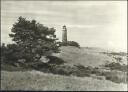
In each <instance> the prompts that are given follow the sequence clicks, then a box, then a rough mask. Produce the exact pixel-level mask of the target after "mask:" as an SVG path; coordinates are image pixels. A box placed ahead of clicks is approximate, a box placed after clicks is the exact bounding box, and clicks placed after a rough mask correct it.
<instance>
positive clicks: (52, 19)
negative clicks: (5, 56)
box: [1, 1, 127, 51]
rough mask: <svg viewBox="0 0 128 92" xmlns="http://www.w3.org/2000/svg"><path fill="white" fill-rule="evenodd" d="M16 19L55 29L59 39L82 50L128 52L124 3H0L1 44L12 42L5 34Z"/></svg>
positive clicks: (125, 3)
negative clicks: (80, 47)
mask: <svg viewBox="0 0 128 92" xmlns="http://www.w3.org/2000/svg"><path fill="white" fill-rule="evenodd" d="M19 16H23V17H25V18H26V19H28V20H32V19H35V20H37V22H39V23H41V24H44V25H45V26H48V27H54V28H55V29H56V35H57V38H59V39H60V40H61V38H62V26H63V25H66V27H67V31H68V34H67V35H68V40H70V41H77V42H78V43H79V44H80V46H82V47H101V48H105V49H113V50H118V51H127V1H67V2H66V1H2V2H1V42H4V43H11V38H9V36H8V34H9V33H10V32H11V28H12V25H13V24H14V23H15V22H16V21H17V19H18V17H19Z"/></svg>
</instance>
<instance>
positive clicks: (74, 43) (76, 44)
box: [60, 41, 80, 48]
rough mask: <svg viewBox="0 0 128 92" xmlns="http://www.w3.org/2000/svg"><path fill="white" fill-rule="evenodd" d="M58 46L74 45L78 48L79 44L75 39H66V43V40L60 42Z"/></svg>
mask: <svg viewBox="0 0 128 92" xmlns="http://www.w3.org/2000/svg"><path fill="white" fill-rule="evenodd" d="M60 46H75V47H78V48H80V45H79V44H78V43H77V42H75V41H67V43H66V42H61V43H60Z"/></svg>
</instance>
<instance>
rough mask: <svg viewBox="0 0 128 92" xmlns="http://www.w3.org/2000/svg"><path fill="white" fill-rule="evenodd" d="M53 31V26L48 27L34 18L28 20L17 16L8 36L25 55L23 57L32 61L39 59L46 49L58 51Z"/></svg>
mask: <svg viewBox="0 0 128 92" xmlns="http://www.w3.org/2000/svg"><path fill="white" fill-rule="evenodd" d="M55 31H56V30H55V29H54V28H48V27H46V26H44V25H42V24H40V23H37V22H36V20H31V21H29V20H26V18H23V17H19V18H18V22H16V23H15V24H13V27H12V29H11V32H12V33H11V34H9V36H10V37H11V38H12V40H13V41H14V42H15V43H16V45H17V47H18V48H20V50H21V51H20V52H22V54H24V55H25V56H26V57H25V58H26V59H27V60H28V61H33V60H35V58H36V59H37V58H38V59H40V57H41V56H42V55H45V53H46V52H48V51H52V52H56V51H59V49H58V46H57V42H56V40H58V39H57V38H56V35H55ZM37 56H38V57H37Z"/></svg>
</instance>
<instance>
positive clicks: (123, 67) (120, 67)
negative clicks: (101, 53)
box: [105, 62, 128, 72]
mask: <svg viewBox="0 0 128 92" xmlns="http://www.w3.org/2000/svg"><path fill="white" fill-rule="evenodd" d="M105 67H109V68H110V69H111V70H119V71H123V72H127V70H128V68H127V67H128V65H121V64H120V63H115V62H112V63H110V64H106V65H105Z"/></svg>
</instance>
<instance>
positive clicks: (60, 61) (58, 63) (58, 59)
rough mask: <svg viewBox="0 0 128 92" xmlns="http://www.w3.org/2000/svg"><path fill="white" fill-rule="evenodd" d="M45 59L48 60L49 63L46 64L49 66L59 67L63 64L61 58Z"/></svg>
mask: <svg viewBox="0 0 128 92" xmlns="http://www.w3.org/2000/svg"><path fill="white" fill-rule="evenodd" d="M46 58H48V59H49V60H50V61H49V62H48V63H49V64H56V65H60V64H64V63H65V61H64V60H63V59H61V58H58V57H56V56H47V57H46Z"/></svg>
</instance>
